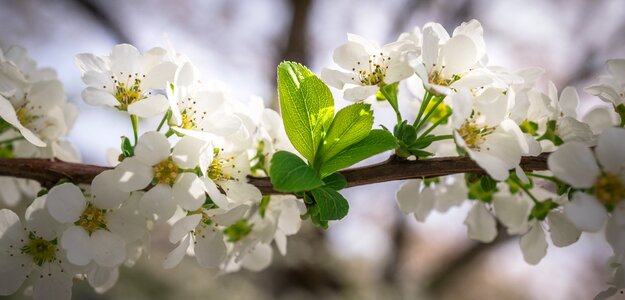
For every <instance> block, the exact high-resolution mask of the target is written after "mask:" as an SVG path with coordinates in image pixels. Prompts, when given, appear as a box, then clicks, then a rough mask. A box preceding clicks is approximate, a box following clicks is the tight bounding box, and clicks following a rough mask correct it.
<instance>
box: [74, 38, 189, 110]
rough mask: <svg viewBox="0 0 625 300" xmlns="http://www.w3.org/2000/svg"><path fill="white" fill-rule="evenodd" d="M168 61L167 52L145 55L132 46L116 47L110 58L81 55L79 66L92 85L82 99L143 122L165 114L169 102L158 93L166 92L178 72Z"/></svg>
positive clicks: (77, 57) (161, 51)
mask: <svg viewBox="0 0 625 300" xmlns="http://www.w3.org/2000/svg"><path fill="white" fill-rule="evenodd" d="M166 59H167V51H166V50H165V49H163V48H152V49H150V50H148V51H146V52H145V53H144V54H141V53H139V50H137V48H135V47H133V46H131V45H128V44H120V45H116V46H115V47H113V50H112V51H111V55H110V56H96V55H93V54H91V53H83V54H78V55H77V56H76V64H77V66H78V68H79V69H80V73H81V77H82V80H83V82H84V83H85V84H87V85H88V87H87V88H85V89H84V90H83V92H82V97H83V99H84V100H85V102H87V103H88V104H92V105H105V106H111V107H116V108H117V109H119V110H121V111H128V113H129V114H131V115H137V116H139V117H142V118H149V117H153V116H156V115H158V114H161V113H163V112H165V111H166V110H167V109H168V108H169V102H168V101H167V98H166V97H165V96H164V95H162V94H159V93H158V92H157V90H165V88H166V82H167V81H170V82H171V81H173V77H174V73H175V71H176V69H177V65H176V64H175V63H173V62H170V61H166Z"/></svg>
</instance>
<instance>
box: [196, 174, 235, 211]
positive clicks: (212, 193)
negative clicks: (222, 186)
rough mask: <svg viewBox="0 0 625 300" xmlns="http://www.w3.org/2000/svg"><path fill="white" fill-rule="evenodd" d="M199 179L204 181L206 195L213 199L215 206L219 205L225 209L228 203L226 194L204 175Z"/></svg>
mask: <svg viewBox="0 0 625 300" xmlns="http://www.w3.org/2000/svg"><path fill="white" fill-rule="evenodd" d="M201 180H202V182H203V183H204V187H205V188H206V192H207V193H208V196H209V197H210V198H211V200H213V202H214V203H215V204H217V206H219V207H220V208H223V209H227V208H228V206H229V205H230V203H229V202H228V199H227V198H226V195H224V194H222V193H221V192H220V191H219V189H218V188H217V185H216V184H215V182H213V180H211V179H210V178H206V177H202V178H201Z"/></svg>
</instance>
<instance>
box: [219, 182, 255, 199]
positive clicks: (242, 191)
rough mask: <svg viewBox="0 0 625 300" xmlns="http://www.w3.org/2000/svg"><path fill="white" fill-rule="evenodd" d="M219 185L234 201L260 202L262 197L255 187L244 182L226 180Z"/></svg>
mask: <svg viewBox="0 0 625 300" xmlns="http://www.w3.org/2000/svg"><path fill="white" fill-rule="evenodd" d="M220 186H221V187H222V188H223V189H224V191H225V192H226V195H228V198H230V199H232V200H233V201H234V202H235V203H245V202H248V201H251V202H260V200H261V198H262V197H263V195H262V194H261V193H260V190H259V189H258V188H257V187H255V186H253V185H251V184H249V183H246V182H241V181H234V180H228V181H226V182H224V183H221V184H220Z"/></svg>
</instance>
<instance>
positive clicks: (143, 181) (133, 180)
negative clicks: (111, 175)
mask: <svg viewBox="0 0 625 300" xmlns="http://www.w3.org/2000/svg"><path fill="white" fill-rule="evenodd" d="M115 171H116V172H117V185H118V187H119V188H120V189H121V190H123V191H126V192H133V191H139V190H142V189H144V188H145V187H147V186H148V185H149V184H150V183H151V182H152V179H154V170H153V168H152V166H150V165H147V164H146V163H144V162H143V161H141V160H139V159H138V158H136V157H128V158H126V159H124V160H123V161H122V162H120V163H119V165H117V167H115Z"/></svg>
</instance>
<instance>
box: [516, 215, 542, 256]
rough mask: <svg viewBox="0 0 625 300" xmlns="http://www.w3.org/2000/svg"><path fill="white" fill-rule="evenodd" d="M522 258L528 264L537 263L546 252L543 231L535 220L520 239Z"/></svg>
mask: <svg viewBox="0 0 625 300" xmlns="http://www.w3.org/2000/svg"><path fill="white" fill-rule="evenodd" d="M520 244H521V251H522V252H523V258H524V259H525V261H526V262H527V263H528V264H530V265H536V264H538V263H539V262H540V261H541V260H542V259H543V257H545V254H547V240H546V239H545V232H544V231H543V229H542V227H540V224H539V223H538V222H537V221H534V222H533V224H532V227H531V229H530V231H529V232H528V233H526V234H525V235H523V237H521V240H520Z"/></svg>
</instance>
